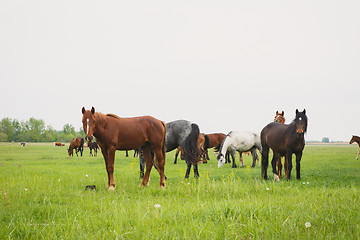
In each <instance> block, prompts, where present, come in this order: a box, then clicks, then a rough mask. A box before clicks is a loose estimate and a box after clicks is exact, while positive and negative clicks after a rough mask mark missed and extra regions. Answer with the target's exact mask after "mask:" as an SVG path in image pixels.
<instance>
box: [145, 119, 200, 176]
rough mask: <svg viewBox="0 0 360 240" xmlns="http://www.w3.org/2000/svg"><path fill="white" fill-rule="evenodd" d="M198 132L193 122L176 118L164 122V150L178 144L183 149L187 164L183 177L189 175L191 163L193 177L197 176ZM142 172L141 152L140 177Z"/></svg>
mask: <svg viewBox="0 0 360 240" xmlns="http://www.w3.org/2000/svg"><path fill="white" fill-rule="evenodd" d="M199 134H200V129H199V126H198V125H197V124H195V123H191V122H189V121H186V120H176V121H173V122H169V123H166V135H165V143H166V152H170V151H172V150H174V149H176V148H177V147H179V146H180V147H181V148H182V149H183V150H184V159H185V161H186V164H187V170H186V174H185V178H188V177H189V175H190V169H191V165H193V166H194V177H195V178H198V177H199V171H198V166H197V164H198V163H199V161H200V158H199V156H200V149H199V147H198V144H197V142H198V138H199ZM155 167H156V166H155ZM143 172H144V160H143V158H142V154H140V177H141V176H142V174H143Z"/></svg>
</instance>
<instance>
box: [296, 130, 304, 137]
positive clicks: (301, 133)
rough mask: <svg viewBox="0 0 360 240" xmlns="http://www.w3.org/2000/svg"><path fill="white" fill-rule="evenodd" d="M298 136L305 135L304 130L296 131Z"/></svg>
mask: <svg viewBox="0 0 360 240" xmlns="http://www.w3.org/2000/svg"><path fill="white" fill-rule="evenodd" d="M296 136H297V137H298V138H302V137H303V136H304V131H296Z"/></svg>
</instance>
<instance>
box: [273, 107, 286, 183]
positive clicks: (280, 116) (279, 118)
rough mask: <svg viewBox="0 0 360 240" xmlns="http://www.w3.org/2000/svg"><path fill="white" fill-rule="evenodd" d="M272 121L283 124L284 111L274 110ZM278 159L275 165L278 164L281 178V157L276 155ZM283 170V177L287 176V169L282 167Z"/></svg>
mask: <svg viewBox="0 0 360 240" xmlns="http://www.w3.org/2000/svg"><path fill="white" fill-rule="evenodd" d="M274 122H278V123H282V124H284V123H285V117H284V111H282V112H281V113H279V112H278V111H276V115H275V117H274ZM278 157H279V158H278V160H277V161H276V162H277V166H278V169H277V170H278V176H279V177H280V178H282V164H281V157H280V156H278ZM284 165H286V162H284ZM284 170H285V177H286V176H287V169H286V168H284Z"/></svg>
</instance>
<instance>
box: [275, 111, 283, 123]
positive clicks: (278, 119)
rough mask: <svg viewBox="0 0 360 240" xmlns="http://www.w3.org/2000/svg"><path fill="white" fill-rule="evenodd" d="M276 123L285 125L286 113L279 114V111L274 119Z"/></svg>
mask: <svg viewBox="0 0 360 240" xmlns="http://www.w3.org/2000/svg"><path fill="white" fill-rule="evenodd" d="M274 122H278V123H285V118H284V111H282V112H281V113H279V112H278V111H276V115H275V118H274Z"/></svg>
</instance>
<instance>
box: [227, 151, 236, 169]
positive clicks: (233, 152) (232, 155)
mask: <svg viewBox="0 0 360 240" xmlns="http://www.w3.org/2000/svg"><path fill="white" fill-rule="evenodd" d="M230 154H231V157H232V160H233V164H232V168H237V166H236V163H235V157H236V151H232V152H231V153H230ZM229 159H230V158H229Z"/></svg>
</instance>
